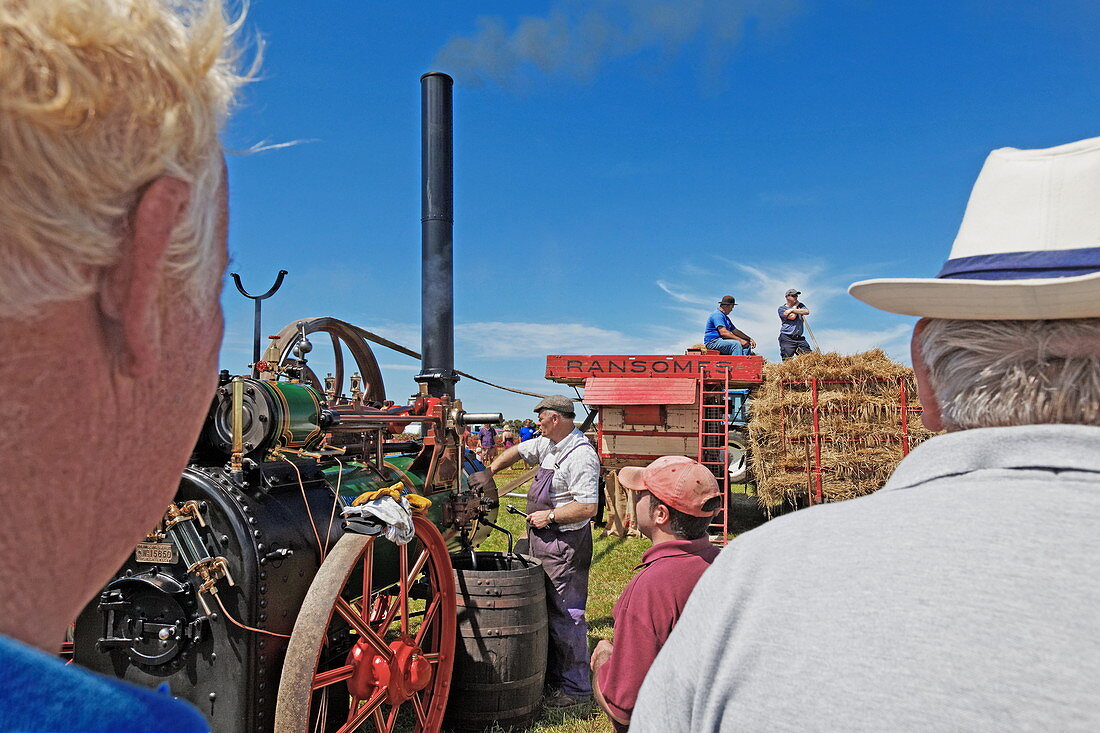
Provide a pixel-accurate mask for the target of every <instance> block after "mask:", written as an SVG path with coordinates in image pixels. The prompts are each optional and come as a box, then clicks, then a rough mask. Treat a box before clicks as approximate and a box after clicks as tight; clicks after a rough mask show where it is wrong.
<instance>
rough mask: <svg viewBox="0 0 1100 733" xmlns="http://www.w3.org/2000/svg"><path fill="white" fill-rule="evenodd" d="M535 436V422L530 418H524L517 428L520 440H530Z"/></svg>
mask: <svg viewBox="0 0 1100 733" xmlns="http://www.w3.org/2000/svg"><path fill="white" fill-rule="evenodd" d="M533 437H535V424H534V423H533V422H531V420H524V421H523V425H521V426H520V429H519V439H520V441H521V442H522V441H524V440H530V439H531V438H533Z"/></svg>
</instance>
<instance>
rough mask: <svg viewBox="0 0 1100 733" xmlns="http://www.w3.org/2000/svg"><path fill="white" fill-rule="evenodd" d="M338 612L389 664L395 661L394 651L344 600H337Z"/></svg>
mask: <svg viewBox="0 0 1100 733" xmlns="http://www.w3.org/2000/svg"><path fill="white" fill-rule="evenodd" d="M336 611H337V613H339V614H340V615H341V616H342V617H343V618H344V620H345V621H347V622H348V623H349V624H351V627H352V628H353V629H355V630H356V632H358V634H359V636H361V637H362V638H363V639H365V640H366V642H367V643H368V644H370V645H371V646H372V647H374V650H375V651H376V652H378V653H379V654H381V655H382V657H383V658H384V659H385V660H386V661H387V662H388V661H389V660H391V659H393V651H391V650H390V648H389V647H388V646H386V642H385V641H383V640H382V637H380V636H379V635H378V634H376V633H374V629H372V628H371V627H370V626H368V625H367V622H366V621H364V620H363V618H362V617H361V616H360V615H359V614H358V613H356V612H355V609H354V608H352V607H351V604H350V603H348V602H347V601H346V600H344V599H343V598H337V599H336Z"/></svg>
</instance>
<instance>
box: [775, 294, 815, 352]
mask: <svg viewBox="0 0 1100 733" xmlns="http://www.w3.org/2000/svg"><path fill="white" fill-rule="evenodd" d="M800 295H802V293H801V292H799V291H798V290H795V289H794V288H791V289H790V290H788V291H787V302H786V303H784V304H783V305H781V306H779V322H780V324H781V325H780V326H779V355H780V356H782V357H783V361H786V360H787V359H790V358H791V357H792V356H797V355H799V354H808V353H810V351H812V349H810V345H809V344H808V343H806V337H805V336H803V335H802V329H803V327H804V321H803V320H802V319H803V317H805V316H808V315H810V309H809V308H807V307H806V304H805V303H803V302H801V301H799V299H798V296H800Z"/></svg>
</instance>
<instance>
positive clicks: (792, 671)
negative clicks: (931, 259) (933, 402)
mask: <svg viewBox="0 0 1100 733" xmlns="http://www.w3.org/2000/svg"><path fill="white" fill-rule="evenodd" d="M630 730H631V731H632V733H646V732H647V731H653V732H654V733H674V732H676V731H685V732H687V731H690V732H691V733H699V732H700V731H717V730H722V731H733V730H749V731H754V730H769V731H775V730H780V731H818V730H820V731H915V730H921V731H927V730H932V731H941V730H951V731H956V730H957V731H975V730H988V731H994V730H996V731H1002V730H1043V731H1098V730H1100V428H1098V427H1087V426H1079V425H1035V426H1025V427H1009V428H985V429H981V430H966V431H962V432H957V433H951V434H948V435H944V436H939V437H936V438H933V439H931V440H929V441H927V442H926V443H924V444H922V445H920V446H919V447H917V448H916V449H915V450H914V452H913V453H912V454H911V455H910V456H909V457H907V458H906V459H905V460H903V461H902V462H901V464H900V465H899V466H898V468H897V470H896V472H895V473H894V476H893V477H892V478H891V479H890V481H889V482H888V483H887V485H886V487H884V488H883V489H882V490H880V491H879V492H877V493H875V494H872V495H871V496H867V497H864V498H861V499H856V500H853V501H847V502H842V503H837V504H827V505H824V506H820V507H815V508H812V509H805V510H802V511H799V512H795V513H793V514H791V515H788V516H784V517H780V518H778V519H776V520H773V521H771V522H769V523H767V524H766V525H764V526H762V527H760V528H758V529H756V530H753V531H752V532H748V533H746V534H745V535H742V536H741V537H739V538H737V539H736V540H735V541H734V542H732V543H731V544H730V545H729V547H727V548H726V549H725V550H724V551H723V552H722V553H721V555H719V557H718V559H717V560H716V561H715V563H714V564H713V565H712V566H711V569H710V570H708V571H707V572H706V573H705V574H704V575H703V577H702V579H701V580H700V581H699V584H698V585H697V586H696V588H695V591H694V593H693V594H692V596H691V599H690V600H689V601H688V604H687V606H686V608H685V609H684V614H683V616H682V617H681V619H680V623H679V624H678V625H677V626H676V629H675V631H674V632H673V633H672V635H671V636H670V637H669V640H668V643H667V644H666V645H665V647H664V649H663V650H662V651H661V653H660V655H659V656H658V657H657V660H656V662H655V663H654V664H653V667H652V668H651V669H650V672H649V675H648V676H647V677H646V680H645V683H644V684H643V686H642V689H641V692H640V695H639V698H638V704H637V706H636V707H635V710H634V717H633V719H632V725H631V728H630Z"/></svg>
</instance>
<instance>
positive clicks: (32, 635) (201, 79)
mask: <svg viewBox="0 0 1100 733" xmlns="http://www.w3.org/2000/svg"><path fill="white" fill-rule="evenodd" d="M223 12H224V11H223V8H222V4H221V3H220V2H204V3H200V2H176V3H166V2H162V1H161V0H113V2H72V1H64V2H62V1H60V0H33V1H32V2H15V3H10V2H9V3H2V4H0V79H2V80H3V81H2V82H0V83H2V84H3V90H2V92H0V222H2V224H0V261H2V262H3V263H4V267H3V271H2V272H0V334H2V336H3V342H4V344H5V346H6V348H7V350H8V351H7V355H6V357H5V359H4V360H3V362H0V384H3V385H4V400H3V405H2V406H0V412H2V413H3V415H4V417H5V420H4V422H5V424H7V425H9V426H18V427H17V429H15V430H14V431H13V432H9V433H8V436H7V437H8V439H7V440H5V441H3V443H2V444H0V475H2V476H3V481H2V482H0V588H2V589H3V592H2V593H0V730H6V731H8V730H10V731H16V730H19V731H42V730H64V731H121V730H125V731H136V730H156V731H188V732H194V731H206V730H209V727H208V725H207V724H206V722H205V721H204V720H203V718H202V716H201V715H200V714H199V712H198V711H197V710H196V709H195V708H193V707H192V706H190V705H188V704H186V703H183V702H180V701H177V700H174V699H172V698H171V697H170V696H168V695H166V694H162V693H159V692H154V691H153V690H148V689H145V688H141V687H136V686H134V685H131V684H129V683H126V682H122V681H119V680H116V679H109V678H107V677H102V676H100V675H96V674H92V673H91V672H89V671H87V670H85V669H82V668H81V667H78V666H76V665H72V666H66V665H65V663H64V662H63V661H62V660H61V659H59V658H58V657H57V652H58V650H59V649H60V647H61V643H62V641H63V640H64V638H65V632H66V629H68V627H69V624H70V622H71V621H72V620H73V619H74V618H76V616H77V614H78V613H79V612H80V610H81V609H82V608H84V606H85V604H87V603H88V601H89V599H91V598H92V596H93V595H95V593H96V592H97V591H98V590H99V589H100V588H102V587H103V585H104V584H105V583H106V582H107V581H108V580H110V578H111V575H112V574H113V573H114V572H115V571H116V570H117V569H118V567H119V565H120V564H122V562H123V560H124V559H125V558H126V556H127V555H128V554H129V553H130V552H132V551H133V548H134V545H136V544H137V543H138V542H139V541H140V540H141V539H142V538H143V537H144V536H145V534H146V533H147V532H148V531H149V529H150V528H151V527H153V526H154V525H156V523H157V521H158V520H159V519H160V518H161V516H162V515H163V513H164V509H165V507H166V506H167V505H168V503H169V502H170V501H171V499H172V496H173V495H174V494H175V491H176V488H177V486H178V485H179V477H180V474H181V473H182V471H183V469H184V467H185V466H186V464H187V459H188V457H189V455H190V453H191V449H192V447H193V446H194V444H195V439H196V438H197V436H198V434H199V430H200V428H201V427H202V423H203V419H204V417H205V416H206V412H207V410H208V409H209V407H210V400H211V398H212V397H213V394H214V389H215V387H216V381H217V365H218V360H217V357H218V347H219V345H220V343H221V336H222V315H221V309H220V307H219V304H218V295H219V293H220V291H221V282H222V276H223V273H224V269H225V262H226V227H227V211H226V200H227V188H226V180H225V164H224V160H223V157H222V148H221V145H220V143H219V142H218V130H219V128H220V127H221V125H222V123H223V121H224V120H225V117H226V114H227V109H228V107H229V105H230V103H231V102H232V99H233V97H234V94H235V90H236V89H237V88H238V86H239V85H240V83H241V82H242V81H243V79H242V77H241V76H239V75H238V74H237V72H236V69H235V67H236V64H235V63H234V58H235V51H234V50H233V49H232V48H230V45H231V44H230V43H229V42H228V41H227V39H228V38H229V36H230V35H231V29H232V25H231V24H230V23H229V22H228V21H227V19H226V18H225V16H224V15H223ZM74 354H79V355H80V356H79V358H77V359H75V360H74V357H73V355H74ZM44 385H49V388H48V389H43V386H44ZM74 405H76V406H78V409H71V408H72V406H74ZM59 410H61V411H62V412H61V413H59ZM59 417H60V418H61V419H59ZM57 461H61V462H60V463H57ZM51 464H53V465H56V466H57V468H54V469H50V470H43V467H44V466H49V465H51ZM74 477H75V478H76V479H77V481H78V483H79V486H80V492H79V507H77V506H76V505H74V504H72V503H65V506H62V505H61V504H59V503H58V501H57V500H56V498H57V497H61V496H65V495H67V494H71V489H72V485H73V480H74ZM51 497H52V498H51Z"/></svg>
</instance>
